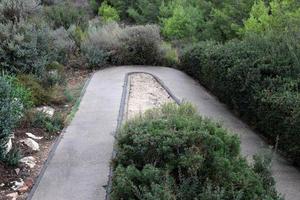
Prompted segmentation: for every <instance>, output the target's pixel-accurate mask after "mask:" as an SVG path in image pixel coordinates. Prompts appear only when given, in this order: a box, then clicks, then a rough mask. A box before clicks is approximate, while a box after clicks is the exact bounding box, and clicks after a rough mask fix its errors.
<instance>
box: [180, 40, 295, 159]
mask: <svg viewBox="0 0 300 200" xmlns="http://www.w3.org/2000/svg"><path fill="white" fill-rule="evenodd" d="M293 39H294V43H291V42H290V41H292V38H289V37H288V36H284V37H282V36H278V35H276V34H268V35H266V36H264V37H262V36H257V35H253V36H251V37H247V38H245V40H243V41H231V42H228V43H226V44H224V45H220V44H214V43H212V42H204V43H199V44H196V45H193V46H192V47H187V48H186V49H185V50H184V52H183V53H182V55H181V59H180V60H181V69H183V70H184V71H186V72H187V73H188V74H190V75H192V76H194V77H195V78H196V79H198V80H199V81H200V82H201V83H202V84H203V85H205V86H206V87H207V88H209V89H210V90H211V91H213V92H214V93H215V94H216V95H217V96H218V97H219V98H220V99H221V100H222V101H224V102H225V103H227V104H228V105H229V106H230V107H232V108H233V109H235V110H237V111H238V112H239V113H240V115H241V116H242V117H243V118H244V119H245V120H247V121H248V122H249V123H250V124H251V125H252V126H254V127H256V128H257V129H258V130H259V131H260V132H261V133H262V134H264V135H265V136H267V137H268V139H269V141H270V142H271V143H273V144H274V143H275V142H276V138H277V137H279V143H278V147H279V149H280V150H281V151H283V152H284V153H286V155H287V156H288V157H290V158H292V160H293V161H294V162H295V163H296V164H300V145H299V143H300V137H299V134H297V133H296V132H297V130H298V128H299V127H300V123H299V122H300V120H299V119H300V118H299V113H300V109H299V106H298V105H299V100H300V99H299V90H298V88H299V81H300V80H299V61H298V59H297V58H298V57H299V56H300V51H299V50H300V48H299V47H300V46H299V45H298V44H299V43H298V42H295V41H299V39H297V38H296V37H293Z"/></svg>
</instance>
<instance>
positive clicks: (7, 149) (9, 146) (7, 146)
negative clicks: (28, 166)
mask: <svg viewBox="0 0 300 200" xmlns="http://www.w3.org/2000/svg"><path fill="white" fill-rule="evenodd" d="M11 149H12V141H11V138H9V140H8V142H7V144H6V150H5V154H8V152H10V150H11Z"/></svg>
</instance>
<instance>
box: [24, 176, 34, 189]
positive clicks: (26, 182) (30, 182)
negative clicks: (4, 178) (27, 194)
mask: <svg viewBox="0 0 300 200" xmlns="http://www.w3.org/2000/svg"><path fill="white" fill-rule="evenodd" d="M24 183H25V185H26V186H28V188H31V187H32V186H33V183H34V181H33V179H32V178H26V180H25V182H24Z"/></svg>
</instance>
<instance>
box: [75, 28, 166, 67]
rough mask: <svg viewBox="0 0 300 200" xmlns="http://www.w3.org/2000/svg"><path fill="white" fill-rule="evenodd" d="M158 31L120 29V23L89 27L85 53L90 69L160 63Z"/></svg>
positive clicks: (85, 41) (83, 45) (84, 48)
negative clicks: (113, 65) (111, 65)
mask: <svg viewBox="0 0 300 200" xmlns="http://www.w3.org/2000/svg"><path fill="white" fill-rule="evenodd" d="M161 42H162V41H161V38H160V34H159V29H158V27H157V26H154V25H146V26H126V27H120V26H119V25H118V24H117V23H109V24H106V25H103V26H92V27H90V28H89V30H88V33H87V37H86V38H85V40H84V41H83V43H82V48H81V49H82V51H83V53H84V55H85V56H86V58H87V60H88V61H89V64H90V66H91V67H97V66H98V67H101V66H105V65H107V64H117V65H120V64H145V65H146V64H149V65H155V64H159V63H160V62H161V54H160V52H161V51H160V44H161Z"/></svg>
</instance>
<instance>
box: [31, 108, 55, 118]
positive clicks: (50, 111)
mask: <svg viewBox="0 0 300 200" xmlns="http://www.w3.org/2000/svg"><path fill="white" fill-rule="evenodd" d="M36 110H37V111H39V112H43V113H45V114H46V115H48V116H49V117H51V118H52V117H53V115H54V112H55V110H54V108H51V107H49V106H42V107H38V108H36Z"/></svg>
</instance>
